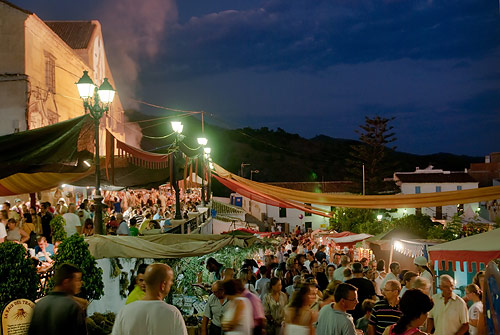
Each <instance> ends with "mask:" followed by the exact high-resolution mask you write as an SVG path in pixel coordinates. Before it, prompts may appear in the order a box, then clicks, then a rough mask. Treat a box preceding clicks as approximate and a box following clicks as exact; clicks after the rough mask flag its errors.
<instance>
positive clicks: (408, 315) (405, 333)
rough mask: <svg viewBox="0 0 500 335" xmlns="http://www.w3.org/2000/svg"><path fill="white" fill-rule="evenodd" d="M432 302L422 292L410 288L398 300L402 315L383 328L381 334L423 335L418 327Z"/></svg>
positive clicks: (424, 318) (425, 318) (425, 316)
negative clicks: (393, 322)
mask: <svg viewBox="0 0 500 335" xmlns="http://www.w3.org/2000/svg"><path fill="white" fill-rule="evenodd" d="M433 306H434V303H433V302H432V300H431V298H430V297H429V296H428V295H427V294H425V293H424V292H422V291H420V290H417V289H410V290H408V291H406V292H405V293H404V294H403V297H402V298H401V300H400V301H399V308H400V309H401V312H403V315H401V318H400V319H399V320H398V322H397V323H395V324H393V325H392V326H389V327H387V328H386V329H385V331H384V334H383V335H425V334H426V333H424V332H422V331H420V330H419V329H418V327H420V326H421V325H422V324H423V323H424V322H425V321H426V320H427V313H429V311H430V310H431V309H432V307H433Z"/></svg>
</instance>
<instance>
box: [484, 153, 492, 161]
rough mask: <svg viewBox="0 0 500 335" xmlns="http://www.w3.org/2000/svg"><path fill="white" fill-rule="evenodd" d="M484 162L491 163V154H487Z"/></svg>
mask: <svg viewBox="0 0 500 335" xmlns="http://www.w3.org/2000/svg"><path fill="white" fill-rule="evenodd" d="M484 162H485V163H491V158H490V155H486V156H484Z"/></svg>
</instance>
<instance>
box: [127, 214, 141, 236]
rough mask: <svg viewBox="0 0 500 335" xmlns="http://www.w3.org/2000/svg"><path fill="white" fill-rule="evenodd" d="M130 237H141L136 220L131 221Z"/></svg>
mask: <svg viewBox="0 0 500 335" xmlns="http://www.w3.org/2000/svg"><path fill="white" fill-rule="evenodd" d="M129 232H130V236H139V229H138V228H137V220H136V218H131V219H130V228H129Z"/></svg>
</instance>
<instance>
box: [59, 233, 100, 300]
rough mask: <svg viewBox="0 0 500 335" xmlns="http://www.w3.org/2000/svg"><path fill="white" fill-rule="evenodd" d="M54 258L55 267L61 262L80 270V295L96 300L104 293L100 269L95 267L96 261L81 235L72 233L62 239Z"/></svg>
mask: <svg viewBox="0 0 500 335" xmlns="http://www.w3.org/2000/svg"><path fill="white" fill-rule="evenodd" d="M54 260H55V264H54V266H55V267H56V268H57V266H59V265H60V264H62V263H70V264H73V265H75V266H78V267H79V268H80V269H81V270H82V280H83V285H82V291H81V293H80V294H79V296H80V297H82V298H85V299H87V300H94V299H95V300H97V299H99V298H100V297H101V296H102V295H103V294H104V283H103V281H102V269H101V268H99V267H97V262H96V260H95V258H94V257H93V256H92V255H91V254H90V251H89V245H88V243H86V242H85V240H84V239H83V236H81V235H78V234H73V235H72V236H70V237H68V238H66V239H64V241H62V242H61V244H60V245H59V250H58V251H57V254H56V255H55V256H54Z"/></svg>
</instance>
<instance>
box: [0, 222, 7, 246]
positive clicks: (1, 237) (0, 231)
mask: <svg viewBox="0 0 500 335" xmlns="http://www.w3.org/2000/svg"><path fill="white" fill-rule="evenodd" d="M5 237H7V230H6V229H5V226H4V224H3V223H2V222H0V243H2V242H4V241H5Z"/></svg>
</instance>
